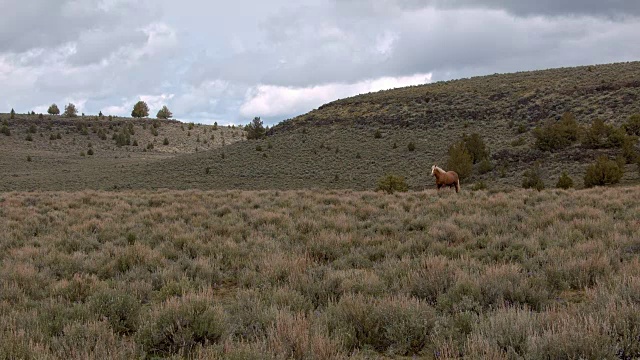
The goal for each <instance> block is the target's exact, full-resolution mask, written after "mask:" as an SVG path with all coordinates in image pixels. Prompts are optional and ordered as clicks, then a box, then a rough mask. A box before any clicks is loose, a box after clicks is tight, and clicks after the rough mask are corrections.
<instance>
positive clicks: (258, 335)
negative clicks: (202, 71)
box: [0, 187, 640, 359]
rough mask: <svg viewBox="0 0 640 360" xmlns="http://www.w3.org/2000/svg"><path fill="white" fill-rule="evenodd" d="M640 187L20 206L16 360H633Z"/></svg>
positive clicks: (10, 295) (6, 351) (1, 201)
mask: <svg viewBox="0 0 640 360" xmlns="http://www.w3.org/2000/svg"><path fill="white" fill-rule="evenodd" d="M639 213H640V188H638V187H619V188H597V189H592V190H581V191H573V190H570V191H564V190H551V191H543V192H537V191H525V190H518V191H512V192H504V193H488V192H484V191H478V192H470V191H463V192H462V193H460V194H459V195H455V194H453V193H451V192H442V193H440V194H438V193H436V192H435V191H432V190H429V191H422V192H409V193H401V194H394V195H384V194H382V193H374V192H353V191H323V192H319V191H308V190H305V191H257V192H251V191H224V192H203V191H175V190H170V191H169V190H168V191H142V190H140V191H127V192H100V191H82V192H73V193H68V192H11V193H2V194H0V358H2V359H5V358H6V359H30V358H33V359H53V358H66V359H92V358H93V359H105V358H111V359H128V358H141V357H142V358H145V357H148V358H152V357H172V356H177V357H179V356H184V357H190V358H196V359H198V358H199V359H204V358H229V359H265V358H277V359H288V358H294V359H339V358H347V357H353V358H363V359H364V358H376V357H388V358H400V357H404V356H419V357H424V358H442V359H451V358H461V357H464V358H470V359H479V358H486V359H501V358H504V359H519V358H524V359H578V358H585V359H633V358H638V357H640V342H639V338H640V258H639V256H638V254H640V238H639V237H638V229H639V228H640V218H639V217H638V214H639Z"/></svg>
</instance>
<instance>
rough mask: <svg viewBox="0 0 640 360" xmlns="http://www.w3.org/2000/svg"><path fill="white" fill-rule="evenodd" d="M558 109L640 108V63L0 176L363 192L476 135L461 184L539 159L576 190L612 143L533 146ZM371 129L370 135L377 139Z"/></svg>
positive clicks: (48, 182)
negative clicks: (181, 147)
mask: <svg viewBox="0 0 640 360" xmlns="http://www.w3.org/2000/svg"><path fill="white" fill-rule="evenodd" d="M567 111H570V112H572V113H573V114H574V115H575V118H576V119H577V121H578V122H579V123H580V124H582V125H587V124H590V123H591V122H592V121H593V120H594V119H596V118H600V119H603V120H604V121H606V122H607V123H609V124H613V125H615V126H619V125H621V124H622V123H624V122H625V121H627V120H628V119H629V117H630V116H631V115H632V114H636V113H640V62H632V63H620V64H610V65H596V66H585V67H576V68H562V69H552V70H543V71H533V72H522V73H514V74H502V75H491V76H483V77H475V78H470V79H461V80H455V81H447V82H439V83H434V84H427V85H421V86H413V87H406V88H399V89H394V90H388V91H381V92H377V93H371V94H365V95H360V96H355V97H352V98H348V99H342V100H338V101H334V102H331V103H329V104H326V105H324V106H321V107H320V108H319V109H316V110H313V111H311V112H309V113H307V114H304V115H301V116H298V117H296V118H293V119H289V120H286V121H283V122H282V123H280V124H278V125H276V126H274V127H273V128H272V129H271V130H270V131H269V136H267V138H266V139H263V140H251V141H239V142H235V143H233V144H231V141H227V142H225V146H220V147H216V148H214V149H210V150H207V151H198V152H193V153H188V154H184V153H183V154H180V153H176V154H167V155H170V156H167V157H162V158H148V159H146V160H145V161H142V162H130V161H129V160H128V157H127V158H124V159H122V158H120V159H119V160H117V161H114V159H110V161H111V162H110V163H105V166H100V167H98V168H97V169H98V170H99V172H98V173H95V174H94V173H91V172H87V171H84V170H82V169H80V170H78V171H77V174H75V175H74V179H75V182H73V183H69V182H66V183H60V179H67V177H66V176H65V175H64V174H61V175H60V174H59V173H57V174H59V175H60V176H59V178H55V177H51V176H48V175H47V177H42V176H40V175H33V173H34V172H37V171H38V169H40V167H38V166H36V164H34V163H27V162H26V160H24V159H25V158H26V154H21V155H20V161H21V162H22V164H21V166H22V168H21V169H22V170H21V171H22V172H21V173H20V174H19V176H17V177H8V176H6V175H0V176H2V178H1V179H0V180H2V182H0V184H1V185H0V186H2V187H1V189H4V190H7V189H10V190H18V189H31V188H42V189H81V188H98V189H112V188H178V189H184V188H203V189H230V188H238V189H269V188H275V189H292V188H293V189H299V188H351V189H358V190H362V189H374V188H375V187H376V184H377V181H378V179H379V178H380V177H381V176H383V175H385V174H387V173H393V174H397V175H401V176H405V177H406V178H407V182H408V184H409V187H410V188H411V189H414V190H419V189H424V188H425V187H432V186H433V178H432V177H431V176H430V174H429V171H430V168H431V165H433V164H434V163H437V164H440V165H445V164H446V159H447V151H448V148H449V146H450V145H451V144H452V143H454V142H456V141H458V140H459V139H460V138H461V137H462V135H463V134H465V133H466V134H471V133H478V134H480V135H481V137H482V138H483V139H484V141H485V142H486V144H487V146H488V147H489V149H490V152H491V156H490V160H491V163H492V164H493V170H491V171H489V172H487V173H485V174H482V175H479V172H478V171H477V170H478V169H476V170H475V174H474V175H473V176H472V177H471V178H469V179H467V180H465V181H463V184H462V185H463V188H468V187H469V186H470V185H472V184H475V183H478V182H480V181H482V182H484V183H485V184H486V185H487V186H488V187H489V188H494V189H502V188H505V187H514V186H515V187H519V186H520V185H521V183H522V176H523V172H524V171H525V170H527V169H528V168H530V167H531V166H532V165H533V164H534V163H536V162H537V163H539V164H540V168H541V175H542V178H543V180H544V181H545V183H546V186H547V187H552V186H554V185H555V184H556V182H557V180H558V177H559V176H560V174H561V173H562V172H563V171H567V172H568V173H569V175H570V176H572V177H573V180H574V183H575V184H576V186H578V187H580V186H582V183H583V182H582V178H583V176H584V173H585V168H586V167H587V165H588V164H590V163H592V162H593V161H594V160H595V159H596V158H597V157H598V156H600V155H603V154H604V155H607V156H609V157H611V158H613V157H615V156H616V155H618V154H619V153H620V150H619V149H606V150H593V149H585V148H583V147H581V146H580V144H579V143H576V144H574V145H572V146H570V147H568V148H566V149H564V150H561V151H555V152H544V151H541V150H538V149H536V148H535V146H534V137H533V133H532V130H533V129H534V128H535V127H536V126H539V125H541V124H542V123H544V122H545V121H554V120H556V119H558V118H559V117H560V116H561V115H562V114H563V113H564V112H567ZM185 126H186V125H185ZM378 130H379V132H380V135H381V136H380V137H379V138H377V137H375V136H374V134H375V133H376V131H378ZM147 131H149V130H147ZM199 131H200V130H199ZM238 131H239V130H238ZM192 133H193V134H194V135H195V134H196V132H193V131H192ZM20 136H21V137H23V136H24V135H23V134H21V135H20ZM204 136H205V134H204V133H203V134H201V138H200V139H203V137H204ZM207 136H208V133H207ZM158 138H159V139H162V134H161V135H160V136H159V137H158ZM191 139H193V138H191ZM232 139H238V140H239V139H240V138H233V137H232V138H231V139H230V140H232ZM2 141H6V139H2V135H0V144H1V142H2ZM409 143H412V144H413V145H415V149H414V150H413V151H410V150H409V148H408V145H409ZM141 145H144V144H141ZM193 145H194V144H191V145H190V146H192V148H193V147H194V146H193ZM0 146H1V145H0ZM635 146H636V149H637V147H638V144H637V143H636V145H635ZM160 147H161V145H160ZM156 148H157V146H156ZM200 149H201V150H205V149H206V148H205V147H204V146H203V147H201V148H200ZM74 156H76V157H79V156H77V155H75V154H74ZM127 156H128V154H127ZM476 167H477V166H476ZM114 169H117V170H115V171H114ZM33 179H37V180H38V183H37V186H35V185H34V183H33V182H32V180H33ZM7 180H8V183H7ZM639 182H640V176H639V171H638V169H637V165H635V164H629V165H626V169H625V175H624V177H623V178H622V180H621V183H622V184H637V183H639Z"/></svg>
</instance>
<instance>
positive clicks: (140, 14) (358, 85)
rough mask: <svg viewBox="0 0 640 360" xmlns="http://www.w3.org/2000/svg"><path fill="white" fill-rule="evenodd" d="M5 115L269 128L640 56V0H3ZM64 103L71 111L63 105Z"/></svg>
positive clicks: (0, 38)
mask: <svg viewBox="0 0 640 360" xmlns="http://www.w3.org/2000/svg"><path fill="white" fill-rule="evenodd" d="M0 8H1V9H3V16H2V21H0V112H8V111H9V110H10V109H11V108H15V110H16V111H18V112H21V113H22V112H26V111H31V110H35V111H36V112H46V110H47V107H48V105H50V104H51V103H53V102H55V103H57V104H58V105H60V106H61V105H64V104H66V103H69V102H73V103H74V104H76V105H77V106H78V108H79V110H80V111H81V112H85V113H87V114H96V113H98V111H102V112H103V113H105V114H113V115H123V116H124V115H128V114H130V113H131V109H132V107H133V104H134V103H135V102H136V101H138V100H140V99H142V100H145V101H146V102H147V103H148V104H149V106H150V108H151V111H152V115H155V113H156V112H157V110H158V109H159V108H160V107H161V106H162V105H167V106H168V107H169V108H170V109H171V110H172V111H173V113H174V115H175V116H176V117H177V118H178V119H180V120H183V121H195V122H202V123H213V122H214V121H217V122H218V123H221V124H228V123H235V124H244V123H247V122H249V120H250V119H251V118H253V117H254V116H261V117H262V118H263V119H264V120H266V122H267V123H269V124H273V123H277V122H278V121H280V120H283V119H286V118H289V117H291V116H295V115H298V114H301V113H305V112H307V111H309V110H311V109H313V108H316V107H318V106H319V105H321V104H323V103H326V102H329V101H332V100H335V99H338V98H343V97H347V96H351V95H355V94H359V93H366V92H370V91H377V90H381V89H387V88H393V87H400V86H406V85H413V84H422V83H426V82H430V81H438V80H445V79H452V78H460V77H468V76H473V75H483V74H491V73H495V72H512V71H520V70H532V69H543V68H550V67H560V66H574V65H585V64H596V63H609V62H619V61H633V60H640V46H639V44H638V34H640V1H638V0H609V1H602V0H536V1H529V0H504V1H499V0H477V1H474V0H370V1H366V0H324V1H320V0H318V1H316V0H310V1H288V0H287V1H285V0H274V1H257V0H254V1H249V0H234V1H209V0H181V1H175V0H137V1H134V0H131V1H127V0H56V1H53V0H26V1H18V0H0ZM61 107H62V106H61Z"/></svg>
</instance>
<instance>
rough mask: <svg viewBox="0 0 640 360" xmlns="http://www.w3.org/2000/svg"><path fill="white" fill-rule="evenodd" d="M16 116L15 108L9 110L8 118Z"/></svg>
mask: <svg viewBox="0 0 640 360" xmlns="http://www.w3.org/2000/svg"><path fill="white" fill-rule="evenodd" d="M15 117H16V112H15V110H13V109H11V112H10V113H9V119H12V120H13V119H14V118H15Z"/></svg>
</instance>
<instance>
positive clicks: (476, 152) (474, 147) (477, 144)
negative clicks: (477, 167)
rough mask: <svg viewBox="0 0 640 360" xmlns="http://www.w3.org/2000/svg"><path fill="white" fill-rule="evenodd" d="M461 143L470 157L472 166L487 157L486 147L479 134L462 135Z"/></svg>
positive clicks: (487, 150)
mask: <svg viewBox="0 0 640 360" xmlns="http://www.w3.org/2000/svg"><path fill="white" fill-rule="evenodd" d="M462 142H463V143H464V146H465V147H466V148H467V151H468V152H469V155H471V160H472V161H473V163H474V164H477V163H479V162H480V161H482V160H484V159H487V158H488V157H489V149H487V145H486V144H485V143H484V141H483V140H482V137H481V136H480V134H478V133H473V134H471V135H469V136H467V135H462Z"/></svg>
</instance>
